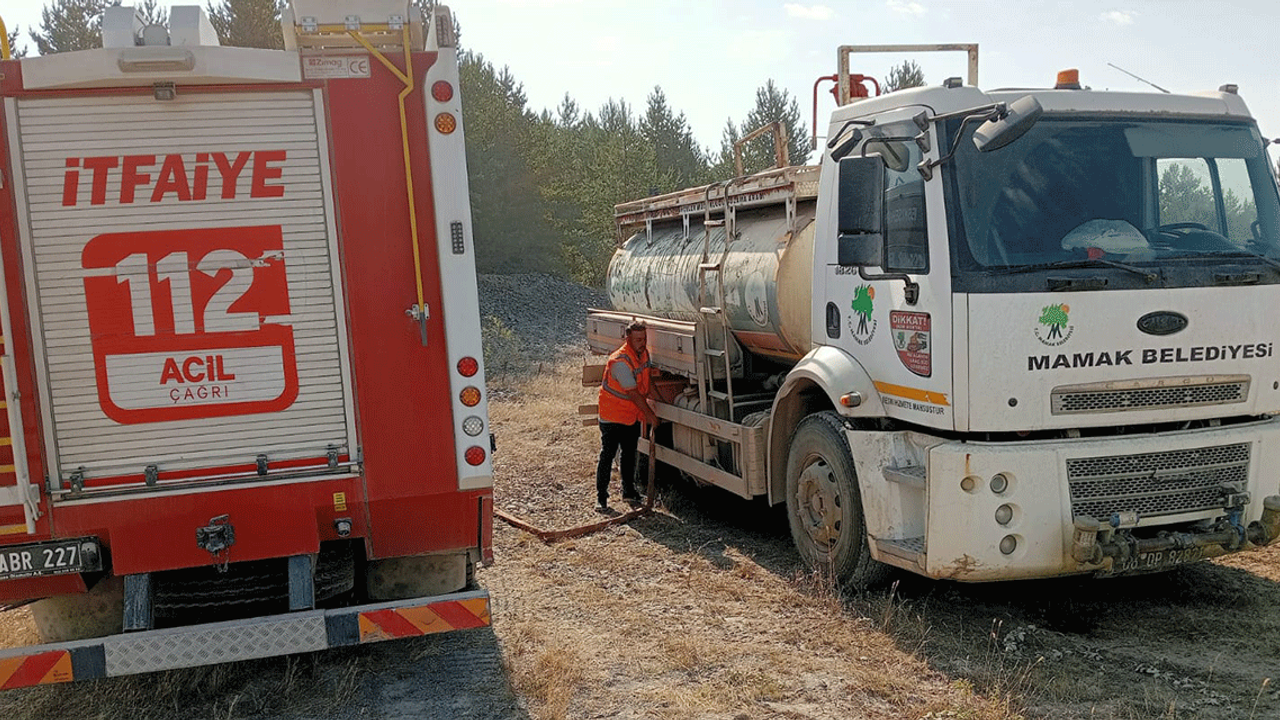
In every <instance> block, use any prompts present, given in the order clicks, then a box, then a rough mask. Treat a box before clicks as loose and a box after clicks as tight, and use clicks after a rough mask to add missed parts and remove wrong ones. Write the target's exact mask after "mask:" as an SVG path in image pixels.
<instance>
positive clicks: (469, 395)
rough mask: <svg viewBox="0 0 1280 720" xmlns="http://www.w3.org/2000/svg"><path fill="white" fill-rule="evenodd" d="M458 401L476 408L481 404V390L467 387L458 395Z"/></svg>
mask: <svg viewBox="0 0 1280 720" xmlns="http://www.w3.org/2000/svg"><path fill="white" fill-rule="evenodd" d="M458 399H459V400H461V401H462V404H463V405H466V406H467V407H475V406H476V405H479V404H480V388H478V387H465V388H463V389H462V392H461V393H460V394H459V395H458Z"/></svg>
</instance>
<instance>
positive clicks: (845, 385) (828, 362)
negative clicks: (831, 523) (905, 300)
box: [768, 345, 885, 505]
mask: <svg viewBox="0 0 1280 720" xmlns="http://www.w3.org/2000/svg"><path fill="white" fill-rule="evenodd" d="M852 393H857V394H858V395H859V396H860V397H861V401H860V402H859V404H858V405H856V406H853V407H847V406H845V405H842V404H841V403H840V398H841V397H843V396H845V395H849V394H852ZM821 410H835V411H836V412H837V413H839V414H840V415H841V416H842V417H847V418H882V417H885V409H884V403H883V402H881V400H880V393H879V392H878V391H877V390H876V386H875V381H873V380H872V379H871V376H870V375H869V374H867V371H866V369H865V368H863V367H862V364H861V363H859V362H858V361H857V359H855V358H854V357H853V356H852V355H850V354H848V353H846V352H845V351H843V350H841V349H839V348H835V347H831V346H827V345H823V346H819V347H816V348H814V349H813V350H810V351H809V354H807V355H805V356H804V357H803V358H801V359H800V361H799V362H798V363H796V365H795V367H793V368H792V369H791V371H790V372H788V373H787V379H786V380H785V381H783V383H782V387H781V388H779V389H778V394H777V395H776V396H774V398H773V412H772V413H771V414H770V422H769V458H768V459H769V465H768V467H769V503H770V504H771V505H777V504H778V503H780V502H783V501H785V499H786V485H787V478H786V470H787V448H788V446H789V444H790V441H791V433H792V432H794V431H795V428H796V425H798V424H799V423H800V421H801V420H803V419H804V418H805V416H806V415H809V414H810V413H813V412H818V411H821Z"/></svg>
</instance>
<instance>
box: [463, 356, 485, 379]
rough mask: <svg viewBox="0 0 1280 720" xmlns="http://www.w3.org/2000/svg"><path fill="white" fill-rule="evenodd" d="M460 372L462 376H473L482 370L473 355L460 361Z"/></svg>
mask: <svg viewBox="0 0 1280 720" xmlns="http://www.w3.org/2000/svg"><path fill="white" fill-rule="evenodd" d="M458 372H459V373H462V377H471V376H472V375H475V374H476V373H478V372H480V363H479V361H477V360H476V359H475V358H473V357H464V358H462V359H461V360H459V361H458Z"/></svg>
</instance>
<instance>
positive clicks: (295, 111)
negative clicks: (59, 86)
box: [16, 90, 355, 488]
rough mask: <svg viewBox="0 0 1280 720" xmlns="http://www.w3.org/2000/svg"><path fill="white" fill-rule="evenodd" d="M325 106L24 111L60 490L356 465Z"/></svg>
mask: <svg viewBox="0 0 1280 720" xmlns="http://www.w3.org/2000/svg"><path fill="white" fill-rule="evenodd" d="M320 102H321V98H320V96H319V94H318V93H317V92H314V91H311V90H300V91H282V92H246V93H213V94H194V93H193V94H189V95H183V96H181V97H180V98H179V99H178V100H176V101H172V102H162V101H157V100H156V99H153V98H152V97H151V96H150V95H131V96H119V95H98V96H90V97H57V98H53V97H51V98H39V99H22V100H19V101H18V102H17V103H16V107H17V111H18V112H17V117H18V124H17V125H18V128H17V130H16V132H17V134H18V136H19V138H20V142H19V143H18V145H19V147H20V148H21V154H20V157H19V160H18V162H19V163H20V166H21V168H22V171H23V173H24V178H23V179H22V184H23V186H24V192H25V195H26V205H25V209H26V213H25V218H24V220H25V222H24V225H25V227H24V229H23V237H22V239H23V245H24V247H23V250H24V259H25V263H26V268H25V271H26V274H27V285H28V287H27V294H28V298H29V299H31V298H34V302H29V304H30V305H31V308H30V309H31V314H32V317H31V320H32V326H33V328H34V329H35V337H36V344H37V348H36V351H37V355H38V356H40V357H38V358H37V360H38V363H40V364H39V367H38V372H39V375H40V377H39V380H40V386H41V395H42V398H41V399H42V404H43V410H44V415H45V417H44V422H45V426H46V427H45V435H46V444H47V445H48V446H49V447H51V448H52V449H53V454H54V458H53V461H54V462H53V468H51V470H52V471H54V472H56V473H57V475H58V476H59V477H60V478H61V479H62V481H63V483H64V484H65V483H67V482H69V481H71V480H73V479H74V480H76V481H77V482H79V481H80V479H81V478H83V480H84V483H85V485H86V487H89V488H92V487H95V486H102V485H106V486H111V485H116V484H118V483H122V482H130V483H132V482H136V480H137V478H138V476H139V475H143V474H145V471H146V470H147V469H148V467H149V466H151V467H154V469H155V471H156V472H158V474H159V477H160V478H161V480H164V479H165V478H179V479H182V480H183V481H185V482H190V481H191V479H192V478H197V479H198V478H200V477H215V476H220V475H226V474H228V473H233V472H242V471H243V468H244V466H245V465H246V464H247V465H255V464H256V462H257V460H258V458H259V456H265V458H266V461H267V467H268V472H267V475H268V476H271V475H275V474H276V473H278V472H284V471H287V470H289V468H290V466H292V469H293V470H295V471H296V469H297V466H299V465H306V464H307V461H308V460H320V461H323V460H325V459H326V458H328V457H330V456H334V455H336V456H339V457H340V458H341V459H342V461H344V462H345V461H346V460H347V458H348V457H349V456H350V455H351V454H352V448H354V447H355V430H354V412H353V410H352V402H351V388H350V384H349V377H350V375H349V373H348V372H347V362H348V359H347V358H346V337H345V335H346V333H345V325H344V323H343V317H344V313H343V310H342V306H341V295H340V293H337V292H335V288H340V287H341V278H340V275H339V269H338V267H337V264H336V263H337V258H336V250H335V248H336V243H335V238H334V236H333V230H332V227H333V218H332V202H331V199H330V198H329V192H330V191H329V187H328V186H329V177H328V161H327V149H326V145H325V143H324V142H322V139H321V136H322V134H323V113H322V111H321V108H320V107H319V105H320ZM237 468H239V469H240V470H236V469H237ZM73 475H74V476H76V477H74V478H73Z"/></svg>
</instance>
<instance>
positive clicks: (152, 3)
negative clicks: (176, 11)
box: [133, 0, 169, 25]
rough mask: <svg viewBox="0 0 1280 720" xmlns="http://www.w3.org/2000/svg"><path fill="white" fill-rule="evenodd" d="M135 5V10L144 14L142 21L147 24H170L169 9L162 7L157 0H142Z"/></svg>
mask: <svg viewBox="0 0 1280 720" xmlns="http://www.w3.org/2000/svg"><path fill="white" fill-rule="evenodd" d="M133 7H134V11H135V12H137V13H138V14H139V15H141V16H142V22H143V23H144V24H146V25H168V24H169V9H168V8H163V7H160V4H159V2H158V1H157V0H142V2H140V3H136V4H135V5H134V6H133Z"/></svg>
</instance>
